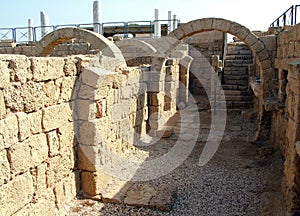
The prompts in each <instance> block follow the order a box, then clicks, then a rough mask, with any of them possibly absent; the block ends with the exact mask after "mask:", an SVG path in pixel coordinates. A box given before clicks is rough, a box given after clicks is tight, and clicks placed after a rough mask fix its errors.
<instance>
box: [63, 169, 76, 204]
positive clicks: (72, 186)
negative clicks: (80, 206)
mask: <svg viewBox="0 0 300 216" xmlns="http://www.w3.org/2000/svg"><path fill="white" fill-rule="evenodd" d="M78 179H79V176H78V173H74V172H72V173H70V174H69V175H68V176H66V177H65V178H64V181H63V182H64V194H65V196H66V199H67V201H70V200H72V199H74V198H75V197H76V195H77V191H78V190H79V183H78V182H77V181H78Z"/></svg>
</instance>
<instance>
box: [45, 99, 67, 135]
mask: <svg viewBox="0 0 300 216" xmlns="http://www.w3.org/2000/svg"><path fill="white" fill-rule="evenodd" d="M71 121H72V108H71V104H70V103H63V104H59V105H55V106H51V107H48V108H45V109H43V119H42V126H43V130H44V131H45V132H47V131H51V130H54V129H56V128H59V127H61V126H63V125H64V124H67V123H68V122H71Z"/></svg>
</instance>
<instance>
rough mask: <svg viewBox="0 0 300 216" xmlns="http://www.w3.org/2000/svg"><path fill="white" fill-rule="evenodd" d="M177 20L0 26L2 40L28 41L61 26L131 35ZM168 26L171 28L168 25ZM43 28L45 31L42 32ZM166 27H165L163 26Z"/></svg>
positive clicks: (146, 31) (150, 30)
mask: <svg viewBox="0 0 300 216" xmlns="http://www.w3.org/2000/svg"><path fill="white" fill-rule="evenodd" d="M168 21H172V22H177V23H178V25H179V24H180V21H179V20H178V19H176V20H173V19H172V20H154V21H129V22H106V23H87V24H66V25H49V26H37V27H16V28H0V41H3V40H8V41H11V42H15V43H26V42H31V41H33V42H36V41H39V40H40V39H41V38H42V37H44V36H45V35H46V34H48V33H50V32H52V31H55V30H57V29H60V28H66V27H73V28H83V29H88V30H91V31H93V29H94V28H95V27H96V26H97V27H98V29H101V30H102V31H101V32H102V33H103V35H104V36H110V35H113V34H124V35H125V36H126V35H129V34H130V33H133V34H134V35H135V34H146V33H147V34H150V35H152V34H153V33H154V23H155V22H160V23H161V25H164V26H166V22H168ZM167 28H169V27H168V26H167ZM42 29H44V32H43V33H42ZM162 29H164V28H162Z"/></svg>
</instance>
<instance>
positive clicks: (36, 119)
mask: <svg viewBox="0 0 300 216" xmlns="http://www.w3.org/2000/svg"><path fill="white" fill-rule="evenodd" d="M28 119H29V121H30V123H29V125H30V131H31V133H32V134H38V133H41V132H42V111H41V110H40V111H37V112H33V113H29V114H28Z"/></svg>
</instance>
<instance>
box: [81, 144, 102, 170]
mask: <svg viewBox="0 0 300 216" xmlns="http://www.w3.org/2000/svg"><path fill="white" fill-rule="evenodd" d="M101 145H102V144H101ZM99 150H100V147H99V146H86V145H79V147H78V167H79V169H81V170H87V171H90V172H95V171H96V170H97V169H98V168H99V167H100V163H101V157H100V155H99Z"/></svg>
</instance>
